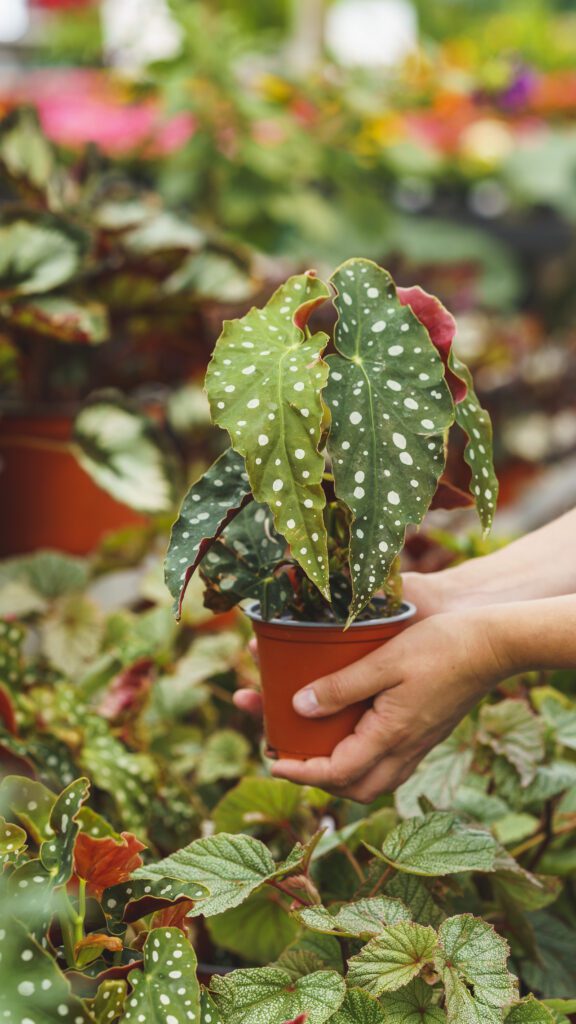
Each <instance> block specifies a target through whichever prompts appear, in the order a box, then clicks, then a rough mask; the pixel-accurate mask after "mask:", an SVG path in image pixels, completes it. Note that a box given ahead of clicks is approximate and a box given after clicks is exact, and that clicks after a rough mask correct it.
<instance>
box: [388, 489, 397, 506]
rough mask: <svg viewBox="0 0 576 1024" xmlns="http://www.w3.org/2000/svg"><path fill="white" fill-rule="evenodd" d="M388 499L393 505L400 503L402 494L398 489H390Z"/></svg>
mask: <svg viewBox="0 0 576 1024" xmlns="http://www.w3.org/2000/svg"><path fill="white" fill-rule="evenodd" d="M388 501H389V502H390V504H391V505H399V504H400V495H399V494H398V493H397V492H396V491H388Z"/></svg>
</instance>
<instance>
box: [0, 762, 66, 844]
mask: <svg viewBox="0 0 576 1024" xmlns="http://www.w3.org/2000/svg"><path fill="white" fill-rule="evenodd" d="M55 800H56V794H55V793H51V792H50V790H49V789H47V788H46V786H43V785H42V783H41V782H35V781H34V780H33V779H26V778H24V777H23V776H21V775H6V776H5V777H4V778H3V779H2V782H0V814H2V815H4V817H7V816H14V817H16V818H18V821H20V822H21V824H22V825H23V826H24V828H25V829H26V831H27V832H28V833H29V835H30V836H31V837H32V839H33V840H34V842H35V843H41V842H43V841H44V839H48V838H49V837H50V836H51V835H52V834H53V833H52V829H51V827H50V814H51V812H52V807H53V806H54V802H55Z"/></svg>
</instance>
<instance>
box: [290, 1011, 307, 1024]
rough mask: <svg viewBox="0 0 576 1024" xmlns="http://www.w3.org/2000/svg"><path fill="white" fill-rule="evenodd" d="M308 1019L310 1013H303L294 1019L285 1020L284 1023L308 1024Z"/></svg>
mask: <svg viewBox="0 0 576 1024" xmlns="http://www.w3.org/2000/svg"><path fill="white" fill-rule="evenodd" d="M307 1020H308V1014H307V1013H301V1014H300V1015H299V1016H298V1017H294V1019H293V1020H287V1021H285V1022H284V1024H306V1021H307Z"/></svg>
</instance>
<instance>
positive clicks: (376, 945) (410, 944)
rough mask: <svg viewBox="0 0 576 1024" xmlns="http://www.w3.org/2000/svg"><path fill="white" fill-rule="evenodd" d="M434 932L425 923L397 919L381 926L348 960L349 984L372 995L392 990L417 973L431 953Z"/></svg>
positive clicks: (434, 940) (434, 944)
mask: <svg viewBox="0 0 576 1024" xmlns="http://www.w3.org/2000/svg"><path fill="white" fill-rule="evenodd" d="M435 949H436V932H435V931H434V929H433V928H429V927H428V926H427V925H423V924H415V923H414V922H412V921H400V922H399V923H398V924H393V925H390V926H389V927H388V928H384V929H383V930H382V931H381V933H380V934H379V935H377V936H376V937H375V938H373V939H370V942H368V943H367V944H366V945H365V946H364V948H363V949H362V950H361V952H360V953H358V954H357V955H356V956H353V957H351V958H350V960H349V961H348V981H349V983H350V985H356V986H358V988H364V989H366V990H367V991H368V992H370V993H371V994H372V995H373V996H380V995H382V993H383V992H394V991H395V990H396V989H398V988H402V986H403V985H406V984H407V983H408V982H409V981H411V979H412V978H414V977H416V975H418V974H420V971H421V970H422V968H423V966H424V965H425V964H426V963H428V962H429V961H430V960H431V959H432V957H433V956H434V951H435Z"/></svg>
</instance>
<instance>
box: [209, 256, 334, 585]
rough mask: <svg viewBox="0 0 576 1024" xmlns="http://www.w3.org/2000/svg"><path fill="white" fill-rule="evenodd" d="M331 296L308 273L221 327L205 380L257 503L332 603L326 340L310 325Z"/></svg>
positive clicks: (217, 417)
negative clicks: (323, 441) (324, 428)
mask: <svg viewBox="0 0 576 1024" xmlns="http://www.w3.org/2000/svg"><path fill="white" fill-rule="evenodd" d="M327 297H328V289H327V287H326V285H325V284H323V283H322V282H321V281H319V280H318V279H317V278H315V277H314V276H313V275H312V274H301V275H299V276H297V277H291V278H290V279H289V280H288V281H287V282H286V283H285V284H283V285H282V286H281V287H280V288H278V290H277V291H276V292H275V293H274V295H273V296H272V298H271V299H270V300H269V302H268V303H267V305H266V306H265V307H264V308H263V309H256V308H253V309H251V310H250V312H249V313H247V314H246V316H244V317H242V319H240V320H234V321H227V322H225V324H224V330H223V331H222V334H221V335H220V337H219V339H218V341H217V343H216V347H215V349H214V354H213V356H212V360H211V362H210V365H209V367H208V372H207V375H206V389H207V392H208V397H209V399H210V408H211V411H212V417H213V419H214V421H215V422H216V423H217V424H218V425H219V426H221V427H224V428H225V429H226V430H227V431H228V433H229V434H230V437H231V440H232V445H233V447H234V448H235V449H236V451H238V452H240V454H241V455H244V456H245V457H246V471H247V473H248V477H249V480H250V484H251V487H252V491H253V494H254V497H255V498H256V499H257V501H262V502H266V503H267V504H268V505H269V507H270V509H271V510H272V512H273V514H274V523H275V526H276V528H277V529H278V530H279V531H280V533H282V534H283V536H284V537H286V539H287V541H288V543H289V544H290V545H291V548H292V553H293V556H294V558H295V559H296V560H297V561H298V562H299V563H300V565H301V566H302V568H303V569H304V571H305V572H306V574H307V575H308V576H309V578H310V579H311V580H312V582H313V583H315V584H316V586H317V587H318V588H319V590H320V591H321V592H322V594H323V595H324V596H325V597H326V598H328V597H329V584H328V554H327V535H326V529H325V526H324V518H323V508H324V505H325V495H324V491H323V489H322V486H321V484H322V475H323V472H324V459H323V457H322V455H321V454H320V453H319V451H318V444H319V442H320V436H321V424H322V414H323V407H322V399H321V390H322V388H323V387H324V385H325V383H326V378H327V374H328V368H327V365H326V363H325V362H323V360H322V358H321V356H322V351H323V350H324V348H325V346H326V343H327V341H328V338H327V336H326V335H325V334H323V333H321V332H319V333H317V334H314V335H312V336H309V335H308V333H307V331H306V322H307V320H308V317H309V315H310V313H311V312H312V310H313V309H314V307H315V306H317V305H318V304H319V303H322V302H324V300H325V299H326V298H327Z"/></svg>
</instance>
